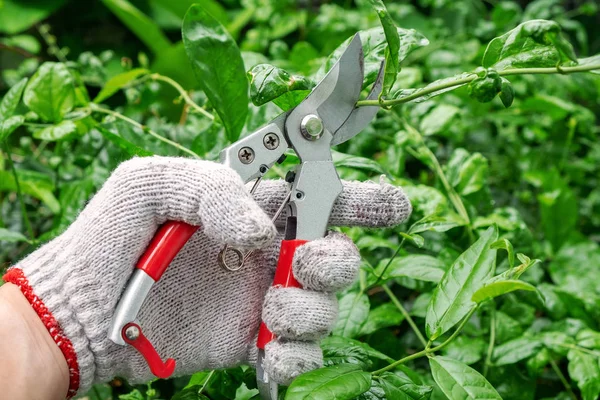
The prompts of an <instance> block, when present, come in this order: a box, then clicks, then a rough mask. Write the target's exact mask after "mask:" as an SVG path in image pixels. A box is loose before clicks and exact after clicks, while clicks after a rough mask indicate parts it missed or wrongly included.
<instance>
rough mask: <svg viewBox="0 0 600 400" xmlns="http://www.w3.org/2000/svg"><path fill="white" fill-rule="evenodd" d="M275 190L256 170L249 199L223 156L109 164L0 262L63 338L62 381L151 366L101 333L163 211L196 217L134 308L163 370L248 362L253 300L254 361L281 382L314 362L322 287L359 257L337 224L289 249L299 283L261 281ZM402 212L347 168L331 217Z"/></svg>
mask: <svg viewBox="0 0 600 400" xmlns="http://www.w3.org/2000/svg"><path fill="white" fill-rule="evenodd" d="M286 191H287V184H286V183H285V182H283V181H264V182H262V183H261V184H260V186H259V189H258V190H257V193H255V200H256V201H255V200H253V199H252V197H251V196H250V194H249V192H248V190H247V188H246V187H245V186H244V184H243V182H242V181H241V179H240V177H239V176H238V175H237V174H236V173H235V172H234V171H233V170H231V169H229V168H227V167H224V166H222V165H221V164H217V163H212V162H208V161H196V160H189V159H183V158H162V157H152V158H137V159H133V160H130V161H127V162H125V163H123V164H121V166H119V168H117V170H116V171H115V172H114V173H113V174H112V176H111V177H110V178H109V179H108V180H107V181H106V183H105V184H104V186H103V188H102V189H101V190H100V191H99V192H98V194H96V195H95V196H94V198H93V199H92V200H91V201H90V203H89V205H88V206H87V207H86V208H85V209H84V210H83V212H82V213H81V215H79V217H78V218H77V220H76V221H75V222H74V223H73V224H72V225H71V226H70V227H69V228H68V229H67V230H66V232H64V233H63V234H62V235H61V236H59V237H58V238H56V239H54V240H52V241H51V242H50V243H48V244H46V245H45V246H43V247H41V248H40V249H39V250H37V251H35V252H34V253H32V254H31V255H30V256H28V257H27V258H25V259H24V260H23V261H21V262H20V263H18V264H17V265H16V266H15V267H14V268H12V269H11V270H9V272H8V273H7V275H6V276H5V280H7V281H10V282H13V283H16V284H18V285H19V286H20V287H21V289H22V290H23V292H24V293H25V294H26V296H27V297H28V299H29V300H30V302H32V304H33V306H34V308H36V311H38V314H39V315H40V316H41V317H42V320H43V321H44V322H45V323H46V326H47V327H48V328H49V331H50V333H51V334H52V336H53V337H54V339H55V341H57V343H58V344H59V347H61V349H62V350H63V353H64V354H65V356H66V358H67V362H68V364H69V366H70V369H71V388H70V394H71V395H73V394H74V393H75V392H80V393H84V392H86V391H87V390H88V389H89V388H90V386H91V385H92V383H93V382H103V381H107V380H110V379H111V378H113V377H114V376H123V377H126V378H128V379H130V380H131V381H132V382H141V381H147V380H149V379H151V378H152V375H151V373H150V370H149V368H148V366H147V365H146V362H145V361H144V359H143V358H142V357H141V356H140V355H139V354H138V353H137V352H136V351H135V349H133V347H131V346H119V345H116V344H114V343H113V342H112V341H110V340H109V339H108V338H107V333H108V330H109V325H110V322H111V317H112V315H113V313H114V310H115V307H116V305H117V302H118V300H119V297H120V296H121V294H122V292H123V290H124V287H125V285H126V284H127V281H128V279H129V277H130V275H131V273H132V272H133V269H134V266H135V264H136V262H137V260H138V258H139V257H140V256H141V255H142V253H143V252H144V250H145V248H146V247H147V246H148V243H149V242H150V240H151V238H152V237H153V235H154V233H155V232H156V230H157V228H158V227H159V226H160V225H161V224H163V223H164V222H165V221H167V220H179V221H185V222H187V223H189V224H192V225H199V226H201V229H199V230H198V232H197V233H196V234H195V235H194V236H193V237H192V239H191V240H190V241H189V242H188V243H187V244H186V245H185V247H184V248H183V249H182V251H181V252H180V253H179V255H178V256H177V257H176V258H175V260H174V261H173V263H172V264H171V266H170V267H169V268H168V269H167V271H166V273H165V274H164V275H163V277H162V279H161V280H160V281H159V282H158V283H157V284H155V285H154V286H153V288H152V290H151V292H150V294H149V295H148V298H147V300H146V302H145V303H144V305H143V307H142V309H141V311H140V313H139V315H138V317H139V318H138V319H139V322H140V326H142V327H143V328H144V332H145V334H146V336H147V337H148V338H149V339H150V340H151V341H152V343H153V344H154V345H155V347H156V349H157V351H158V353H159V354H160V355H161V356H162V357H163V358H165V357H167V356H168V357H173V358H175V360H177V368H176V371H175V374H176V375H185V374H191V373H193V372H196V371H199V370H202V369H207V368H221V367H228V366H234V365H236V364H240V363H244V362H250V363H253V362H255V360H256V346H255V341H256V334H257V331H258V325H259V322H260V319H261V311H262V317H263V318H264V320H265V322H266V324H267V326H268V327H269V328H270V330H271V331H273V333H275V334H276V335H277V337H278V339H277V340H276V341H273V342H272V343H270V344H269V345H268V347H267V354H268V357H269V358H268V359H267V360H266V366H265V368H266V370H267V372H268V373H269V375H270V376H272V377H273V379H274V380H275V381H278V382H280V383H288V382H289V381H290V380H291V379H293V378H294V377H295V376H297V375H299V374H300V373H302V372H305V371H307V370H310V369H313V368H316V367H318V366H320V365H321V363H322V355H321V350H320V349H319V346H318V340H319V338H321V337H323V336H325V335H327V334H328V333H329V332H330V329H331V327H332V325H333V324H334V322H335V319H336V311H337V306H336V300H335V295H334V294H333V292H334V291H336V290H339V289H341V288H344V287H346V286H348V285H350V284H351V283H352V282H353V280H354V279H355V276H356V273H357V270H358V267H359V260H360V257H359V254H358V251H357V249H356V247H355V246H354V245H353V244H352V242H351V241H350V240H349V239H348V238H346V237H345V236H343V235H341V234H330V235H328V236H327V237H325V238H323V239H319V240H315V241H313V242H309V243H307V244H305V245H303V246H301V247H300V248H298V250H297V253H296V255H295V257H294V264H293V271H294V275H295V277H296V278H297V279H298V281H299V282H300V283H301V284H302V285H303V287H304V289H296V288H270V289H269V286H270V284H271V281H272V279H273V273H274V270H275V266H276V262H277V258H278V248H279V244H280V240H281V238H280V237H277V240H273V239H275V237H276V236H278V233H277V231H276V228H275V227H274V225H273V224H272V223H271V221H270V217H269V215H273V214H274V212H275V209H276V208H277V207H278V206H279V205H280V203H281V201H282V200H283V198H284V196H285V193H286ZM261 208H262V209H261ZM263 210H264V211H263ZM410 212H411V208H410V204H409V202H408V200H407V198H406V196H405V195H404V193H403V192H402V190H401V189H398V188H395V187H393V186H391V185H387V184H381V185H379V184H374V183H358V182H346V183H345V184H344V192H343V193H342V194H341V195H340V197H339V198H338V201H337V204H336V206H335V207H334V210H333V213H332V216H331V219H330V223H331V224H333V225H338V226H342V225H343V226H346V225H361V226H392V225H395V224H397V223H399V222H401V221H403V220H405V219H406V218H407V217H408V215H409V214H410ZM223 243H227V244H229V245H231V246H232V247H235V248H244V249H255V248H261V249H260V250H258V251H256V252H254V253H253V255H252V256H251V257H250V259H249V260H248V261H247V263H246V264H245V265H244V267H243V269H241V270H240V271H236V272H229V271H225V270H224V269H223V268H221V267H220V266H219V265H218V263H217V254H218V252H219V251H220V250H221V248H222V246H223ZM263 302H264V304H263Z"/></svg>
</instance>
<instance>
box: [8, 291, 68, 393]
mask: <svg viewBox="0 0 600 400" xmlns="http://www.w3.org/2000/svg"><path fill="white" fill-rule="evenodd" d="M0 321H2V324H0V349H1V350H0V354H2V365H1V366H0V374H2V377H1V378H0V380H2V381H3V382H11V384H10V385H6V386H5V387H4V388H3V389H2V390H3V395H6V396H7V398H10V399H13V400H19V399H57V400H59V399H64V398H65V397H66V395H67V390H68V387H69V369H68V367H67V362H66V361H65V358H64V356H63V353H62V352H61V350H60V349H59V347H58V346H57V344H56V343H55V342H54V340H53V339H52V336H51V335H50V333H49V332H48V330H47V328H46V327H45V326H44V324H43V323H42V321H41V320H40V318H39V316H38V315H37V313H36V312H35V311H34V310H33V308H32V307H31V304H30V303H29V301H28V300H27V299H26V298H25V296H24V295H23V293H21V291H20V290H19V288H18V287H17V286H15V285H13V284H10V283H7V284H5V285H3V286H2V287H0ZM6 391H8V393H7V392H6Z"/></svg>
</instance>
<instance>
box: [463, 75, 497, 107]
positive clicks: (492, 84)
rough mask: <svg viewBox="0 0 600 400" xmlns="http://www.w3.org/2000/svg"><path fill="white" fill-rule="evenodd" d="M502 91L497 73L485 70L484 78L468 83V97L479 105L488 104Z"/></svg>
mask: <svg viewBox="0 0 600 400" xmlns="http://www.w3.org/2000/svg"><path fill="white" fill-rule="evenodd" d="M501 90H502V79H501V78H500V75H498V72H496V71H494V70H486V71H485V75H484V76H480V77H478V78H477V79H475V80H473V81H472V82H471V83H469V86H468V92H469V96H471V97H472V98H474V99H475V100H477V101H478V102H480V103H488V102H490V101H492V100H493V99H494V97H496V95H497V94H498V93H500V91H501Z"/></svg>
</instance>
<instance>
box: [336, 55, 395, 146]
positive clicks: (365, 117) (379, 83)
mask: <svg viewBox="0 0 600 400" xmlns="http://www.w3.org/2000/svg"><path fill="white" fill-rule="evenodd" d="M384 69H385V61H382V62H381V67H380V68H379V74H378V75H377V79H376V80H375V83H374V84H373V87H372V88H371V93H369V96H367V100H375V99H377V98H378V97H379V94H380V93H381V89H382V87H383V73H384ZM377 111H379V106H366V107H356V108H355V109H354V110H353V111H352V113H351V114H350V115H349V116H348V119H347V120H346V122H344V124H343V125H342V126H341V127H340V129H338V130H337V132H334V134H333V140H332V141H331V145H332V146H335V145H336V144H340V143H344V142H345V141H346V140H349V139H352V138H353V137H354V136H356V135H357V134H358V133H360V132H361V131H362V130H363V129H365V128H366V127H367V125H369V123H371V120H372V119H373V118H374V117H375V115H376V114H377Z"/></svg>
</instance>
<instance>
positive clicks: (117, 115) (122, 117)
mask: <svg viewBox="0 0 600 400" xmlns="http://www.w3.org/2000/svg"><path fill="white" fill-rule="evenodd" d="M89 105H90V107H91V109H92V110H93V111H96V112H99V113H103V114H108V115H112V116H113V117H115V118H118V119H120V120H122V121H125V122H127V123H129V124H131V125H133V126H135V127H136V128H139V129H141V130H142V131H143V132H147V133H148V134H150V135H152V136H154V137H155V138H156V139H158V140H160V141H161V142H164V143H167V144H169V145H171V146H173V147H175V148H177V149H179V150H181V151H183V152H184V153H187V154H189V155H191V156H192V157H194V158H200V156H199V155H198V154H196V153H194V152H193V151H192V150H190V149H187V148H185V147H183V146H182V145H180V144H179V143H177V142H174V141H172V140H169V139H167V138H166V137H163V136H161V135H159V134H158V133H156V132H154V131H153V130H152V129H150V128H148V127H147V126H145V125H142V124H140V123H139V122H137V121H135V120H133V119H131V118H129V117H126V116H125V115H123V114H120V113H118V112H116V111H113V110H109V109H108V108H104V107H100V106H99V105H97V104H95V103H89Z"/></svg>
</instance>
